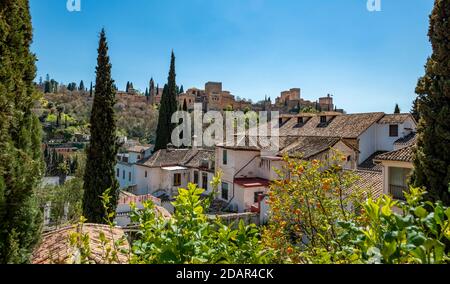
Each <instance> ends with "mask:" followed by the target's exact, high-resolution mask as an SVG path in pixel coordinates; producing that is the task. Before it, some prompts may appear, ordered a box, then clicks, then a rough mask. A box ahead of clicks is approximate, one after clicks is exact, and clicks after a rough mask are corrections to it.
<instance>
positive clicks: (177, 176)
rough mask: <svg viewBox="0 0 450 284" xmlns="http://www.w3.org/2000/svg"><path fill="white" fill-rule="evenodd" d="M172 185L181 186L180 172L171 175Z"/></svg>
mask: <svg viewBox="0 0 450 284" xmlns="http://www.w3.org/2000/svg"><path fill="white" fill-rule="evenodd" d="M173 186H181V174H174V175H173Z"/></svg>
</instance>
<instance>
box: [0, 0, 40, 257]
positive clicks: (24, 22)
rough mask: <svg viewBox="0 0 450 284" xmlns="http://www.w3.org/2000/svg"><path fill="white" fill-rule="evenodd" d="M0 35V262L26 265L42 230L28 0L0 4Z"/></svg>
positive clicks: (38, 152)
mask: <svg viewBox="0 0 450 284" xmlns="http://www.w3.org/2000/svg"><path fill="white" fill-rule="evenodd" d="M0 37H1V40H0V55H1V56H0V263H27V262H29V257H30V254H31V252H32V250H33V247H34V245H35V244H36V242H37V241H38V239H39V234H40V229H41V223H42V220H41V214H40V210H39V209H38V208H37V206H36V199H35V188H36V187H37V184H38V183H39V182H40V178H41V176H42V172H43V161H42V159H41V147H40V146H41V126H40V123H39V120H38V119H37V117H36V116H35V115H34V114H33V113H32V111H31V110H32V107H33V105H34V103H35V102H36V100H37V99H38V94H37V91H36V89H35V87H34V83H33V79H34V78H35V76H36V67H35V61H36V57H35V56H34V55H33V54H32V53H31V52H30V45H31V42H32V40H33V31H32V26H31V17H30V12H29V4H28V1H27V0H4V1H1V2H0Z"/></svg>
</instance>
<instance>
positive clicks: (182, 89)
mask: <svg viewBox="0 0 450 284" xmlns="http://www.w3.org/2000/svg"><path fill="white" fill-rule="evenodd" d="M182 93H184V87H183V85H181V88H180V94H182Z"/></svg>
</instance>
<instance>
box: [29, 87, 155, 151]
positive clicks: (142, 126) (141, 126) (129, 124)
mask: <svg viewBox="0 0 450 284" xmlns="http://www.w3.org/2000/svg"><path fill="white" fill-rule="evenodd" d="M92 103H93V98H92V97H90V96H89V93H88V92H78V91H74V92H64V93H57V94H52V93H48V94H44V95H43V98H42V99H41V100H40V103H39V104H38V105H37V106H36V107H35V109H34V111H35V112H36V113H37V114H38V116H39V118H40V121H41V122H42V123H43V126H44V130H45V137H44V140H45V141H46V142H48V141H50V140H54V139H57V140H63V141H64V142H67V141H72V140H73V139H74V137H75V135H76V134H81V135H88V134H89V128H88V126H89V119H90V112H91V109H92ZM115 110H116V115H117V126H118V129H119V133H120V135H126V136H127V137H128V138H133V139H137V140H140V141H142V142H145V143H148V142H152V141H153V139H154V136H155V131H156V126H157V123H158V111H157V109H156V108H155V107H153V106H151V105H149V104H148V103H147V101H146V98H145V97H143V96H131V95H124V94H119V95H117V103H116V106H115Z"/></svg>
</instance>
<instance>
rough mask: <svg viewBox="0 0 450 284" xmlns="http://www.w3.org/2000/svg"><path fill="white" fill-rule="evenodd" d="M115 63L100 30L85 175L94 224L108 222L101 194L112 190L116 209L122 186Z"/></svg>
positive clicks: (87, 208) (88, 214)
mask: <svg viewBox="0 0 450 284" xmlns="http://www.w3.org/2000/svg"><path fill="white" fill-rule="evenodd" d="M111 68H112V66H111V63H110V59H109V56H108V44H107V41H106V35H105V31H104V30H102V31H101V33H100V42H99V47H98V59H97V67H96V76H97V78H96V82H95V95H94V104H93V107H92V113H91V141H90V145H89V146H88V147H87V150H86V151H87V156H86V171H85V175H84V196H83V214H84V216H85V217H86V219H87V220H88V222H91V223H98V224H103V223H105V217H106V214H105V212H104V209H103V206H102V202H101V199H100V196H101V195H102V194H103V193H104V192H105V191H106V190H108V189H110V190H111V197H112V200H111V204H109V205H110V206H111V209H113V210H115V208H116V206H117V199H118V189H119V185H118V182H117V180H116V177H115V169H114V167H115V164H116V156H117V152H118V148H119V147H118V139H117V134H116V132H117V127H116V119H115V115H114V105H115V103H116V100H115V90H114V87H113V84H114V81H113V79H112V78H111Z"/></svg>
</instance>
